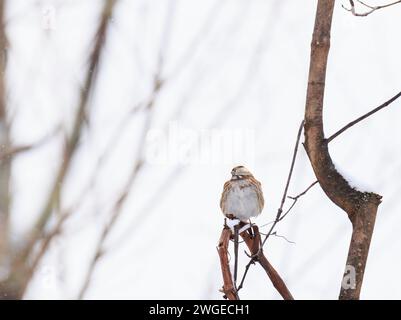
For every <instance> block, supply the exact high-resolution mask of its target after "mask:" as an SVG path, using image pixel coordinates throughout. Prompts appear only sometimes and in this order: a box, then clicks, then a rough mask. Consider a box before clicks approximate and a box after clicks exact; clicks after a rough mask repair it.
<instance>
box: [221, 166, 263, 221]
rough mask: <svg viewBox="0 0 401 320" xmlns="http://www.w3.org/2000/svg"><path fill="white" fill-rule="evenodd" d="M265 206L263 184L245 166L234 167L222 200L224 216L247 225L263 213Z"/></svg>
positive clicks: (225, 185)
mask: <svg viewBox="0 0 401 320" xmlns="http://www.w3.org/2000/svg"><path fill="white" fill-rule="evenodd" d="M264 204H265V201H264V197H263V192H262V185H261V183H260V182H259V181H258V180H256V179H255V177H254V176H253V174H252V173H251V172H250V171H249V170H248V169H247V168H245V167H244V166H236V167H234V168H233V169H232V170H231V179H230V180H228V181H227V182H226V183H224V188H223V193H222V195H221V199H220V208H221V210H222V212H223V214H224V215H225V216H226V217H227V218H229V219H238V220H240V221H242V222H245V223H246V222H247V221H248V220H249V219H250V218H252V217H256V216H258V215H259V214H260V213H261V212H262V210H263V207H264Z"/></svg>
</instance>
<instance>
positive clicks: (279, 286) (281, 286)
mask: <svg viewBox="0 0 401 320" xmlns="http://www.w3.org/2000/svg"><path fill="white" fill-rule="evenodd" d="M252 230H253V235H254V236H251V235H250V234H249V232H247V231H244V232H242V233H241V234H240V235H241V237H242V239H244V241H245V243H246V245H247V246H248V249H249V251H250V252H251V255H252V257H253V258H252V259H253V260H254V261H257V262H259V264H260V265H261V266H262V268H263V269H264V270H265V271H266V274H267V276H268V277H269V279H270V280H271V282H272V283H273V286H274V287H275V288H276V290H277V291H278V293H280V295H281V296H282V297H283V299H284V300H294V298H293V296H292V294H291V292H290V290H288V288H287V286H286V285H285V283H284V280H283V279H282V278H281V277H280V275H279V274H278V272H277V271H276V269H274V267H273V266H272V265H271V264H270V262H269V260H267V258H266V256H265V255H264V254H263V251H262V250H260V243H261V239H260V233H259V228H258V227H257V226H256V225H253V226H252Z"/></svg>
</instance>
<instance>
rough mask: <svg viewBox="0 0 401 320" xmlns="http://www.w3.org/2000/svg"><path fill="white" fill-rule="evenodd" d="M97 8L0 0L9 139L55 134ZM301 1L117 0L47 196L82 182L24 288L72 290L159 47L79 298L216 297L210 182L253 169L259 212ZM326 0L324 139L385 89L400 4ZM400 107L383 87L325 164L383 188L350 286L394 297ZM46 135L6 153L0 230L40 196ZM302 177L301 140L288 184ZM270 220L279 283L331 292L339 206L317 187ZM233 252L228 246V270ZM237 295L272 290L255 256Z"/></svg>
mask: <svg viewBox="0 0 401 320" xmlns="http://www.w3.org/2000/svg"><path fill="white" fill-rule="evenodd" d="M367 1H368V0H367ZM369 3H371V4H379V3H384V1H373V0H369ZM102 4H103V1H101V0H85V1H80V0H48V1H45V0H13V1H7V11H6V22H7V24H6V28H7V29H6V31H7V35H8V39H9V50H8V60H7V93H8V94H7V105H8V108H9V111H10V113H11V114H12V115H13V127H12V138H13V141H14V142H15V143H16V144H25V143H32V142H35V141H37V140H40V139H41V138H42V137H43V136H45V135H46V134H49V132H51V131H52V130H54V128H56V127H57V126H59V125H60V124H61V125H62V127H63V128H64V130H67V131H68V130H70V128H71V123H72V119H73V116H74V114H75V108H76V105H77V101H78V92H79V88H80V85H81V84H82V82H83V79H84V76H85V71H86V63H87V59H88V55H89V53H90V51H91V48H92V44H93V36H94V31H95V29H96V26H97V22H98V18H99V14H100V10H101V7H102ZM316 4H317V1H312V0H303V1H300V0H269V1H267V0H251V1H249V0H120V1H118V2H117V5H116V7H115V12H114V15H113V19H112V20H111V22H110V28H109V31H108V35H107V44H106V47H105V49H104V53H103V55H102V60H101V67H100V70H99V73H98V81H97V83H96V86H95V89H94V92H93V94H92V97H91V102H90V103H91V107H90V110H91V111H90V121H89V123H88V126H87V127H86V129H85V131H84V135H83V136H82V139H81V143H80V147H79V150H78V153H77V154H76V156H75V157H74V160H73V166H72V167H71V170H70V172H69V176H68V179H67V181H66V185H65V188H64V190H63V198H62V204H61V206H62V207H68V206H69V205H71V204H73V203H74V201H76V199H78V198H79V196H80V194H81V193H82V192H83V191H82V190H83V188H84V186H85V185H86V183H87V181H88V180H90V178H91V176H92V175H93V174H95V176H96V179H95V180H96V183H95V187H94V188H93V189H91V192H90V193H89V194H88V196H87V197H86V198H85V201H84V202H83V203H82V205H81V206H80V207H79V209H78V210H77V211H76V212H74V214H73V216H72V218H71V219H69V220H68V223H67V224H66V225H65V228H64V231H63V233H62V235H61V236H59V237H58V238H57V239H56V240H55V241H54V243H53V244H52V246H51V248H50V251H49V252H48V254H47V255H46V256H45V258H44V260H43V261H42V263H41V265H40V268H39V269H38V271H37V273H36V275H35V277H34V279H33V281H32V282H31V284H30V286H29V289H28V291H27V293H26V295H25V298H28V299H44V298H46V299H74V298H76V297H77V295H78V292H79V290H80V287H81V286H82V282H83V279H84V276H85V273H86V272H87V268H88V264H89V261H90V259H91V258H92V255H93V252H94V249H95V245H96V243H97V241H98V239H99V237H100V232H101V230H102V228H103V226H104V224H105V223H106V222H107V221H108V220H109V216H110V206H111V204H112V203H113V202H114V201H115V199H116V198H117V197H118V195H119V193H120V192H121V190H122V188H123V185H124V183H125V181H126V179H127V177H128V175H129V172H130V170H132V164H133V162H134V159H135V152H136V150H137V144H138V141H139V136H140V134H141V132H142V129H143V125H144V119H145V113H144V112H137V113H135V114H134V115H132V116H129V115H128V114H129V110H130V109H131V108H132V107H133V106H135V105H136V104H138V103H141V102H143V101H146V100H147V99H148V97H149V95H150V94H151V91H152V81H153V77H154V75H155V73H156V72H157V65H158V63H159V52H160V48H161V47H162V49H161V54H162V57H163V60H162V61H163V65H162V70H161V77H162V78H163V79H164V80H165V85H164V86H163V88H162V90H161V92H160V94H159V95H158V96H157V98H156V102H155V105H154V117H153V119H152V123H151V130H150V132H149V135H148V139H147V145H146V147H147V148H146V154H147V158H146V160H147V161H146V163H145V166H144V167H143V170H142V171H141V172H140V174H139V176H138V180H137V181H136V183H135V184H134V186H133V188H132V189H131V191H130V194H129V199H128V201H127V203H126V205H125V206H124V209H123V212H122V215H121V217H120V219H119V220H118V222H117V224H116V225H115V228H114V229H113V230H112V233H111V234H110V237H109V239H108V240H107V243H106V248H107V251H106V253H105V255H104V257H103V258H102V259H101V260H100V261H99V263H98V265H97V267H96V269H95V272H94V274H93V279H92V282H91V285H90V287H89V289H88V292H87V294H86V296H85V298H88V299H151V298H155V299H221V297H222V294H221V293H220V292H219V291H218V290H219V289H220V288H221V286H222V277H221V272H220V266H219V260H218V255H217V252H216V245H217V241H218V238H219V236H220V232H221V229H222V224H223V216H222V215H221V213H220V208H219V199H220V194H221V191H222V186H223V183H224V182H225V181H226V180H227V179H229V177H230V170H231V168H232V167H233V166H234V165H238V164H244V165H246V166H248V167H249V169H250V170H251V171H252V172H253V173H254V175H255V176H256V178H257V179H259V180H260V181H261V182H262V184H263V190H264V194H265V198H266V207H265V209H264V212H263V214H262V215H261V216H260V217H259V218H257V219H256V220H255V222H256V223H257V224H259V225H263V224H265V223H267V222H270V221H272V220H273V219H274V217H275V214H276V210H277V208H278V206H279V203H280V198H281V195H282V192H283V188H284V184H285V180H286V176H287V174H288V169H289V165H290V160H291V155H292V150H293V146H294V142H295V136H296V132H297V130H298V126H299V123H300V121H301V120H302V118H303V113H304V104H305V92H306V85H307V75H308V68H309V54H310V40H311V34H312V28H313V23H314V14H315V9H316ZM341 4H344V5H348V1H345V0H344V1H337V2H336V8H335V12H334V17H333V27H332V38H331V40H332V42H331V50H330V55H329V64H328V72H327V85H326V96H325V114H324V119H325V132H326V135H330V134H331V133H334V132H335V131H336V130H337V129H339V128H341V127H342V126H343V125H345V124H346V123H347V122H349V121H351V120H353V119H354V118H356V117H358V116H360V115H362V114H364V113H365V112H367V111H369V110H370V109H372V108H373V107H375V106H377V105H379V104H380V103H382V102H384V101H385V100H387V99H388V98H390V97H391V96H393V95H394V94H396V93H397V92H398V91H399V90H401V87H400V84H401V72H400V70H401V59H400V56H401V43H400V41H399V37H400V30H401V20H400V18H399V17H400V14H401V5H400V6H394V7H391V8H387V9H383V10H380V11H377V12H375V13H373V14H372V15H370V16H368V17H365V18H358V17H354V16H352V15H351V14H350V13H349V12H347V11H345V10H344V9H343V8H342V7H341ZM360 10H363V9H362V8H360ZM124 119H127V120H126V121H124ZM400 119H401V101H397V102H396V103H394V104H393V105H391V107H389V108H387V109H385V110H383V111H381V112H380V113H378V114H376V115H375V116H373V117H372V118H369V119H368V120H365V121H364V122H363V123H361V124H359V125H357V126H355V127H353V128H352V129H350V130H349V131H347V132H346V133H344V134H343V135H341V136H340V137H339V138H338V139H336V140H335V141H333V142H332V143H331V144H330V152H331V155H332V157H333V159H334V161H335V163H336V164H337V165H338V167H339V168H340V170H341V171H342V172H343V173H344V174H345V175H346V176H347V177H348V178H349V179H351V182H352V184H353V185H355V186H357V187H358V188H359V189H362V190H365V189H366V190H369V191H371V190H372V191H375V192H377V193H379V194H381V195H382V196H383V203H382V204H381V206H380V209H379V212H378V215H377V222H376V226H375V230H374V235H373V239H372V244H371V250H370V253H369V258H368V264H367V269H366V273H365V280H364V284H363V288H362V294H361V298H363V299H396V298H397V299H400V298H401V287H400V285H399V284H400V283H401V275H400V272H399V270H400V269H401V250H400V249H401V234H400V231H399V229H400V226H401V201H400V192H401V182H400V181H401V126H400V125H399V124H400ZM122 123H124V125H122ZM116 132H117V133H119V134H118V135H117V139H116V140H115V141H114V143H112V144H110V143H109V140H110V139H111V137H113V136H115V133H116ZM221 137H224V139H220V138H221ZM62 138H63V136H62V135H60V134H59V135H55V136H54V137H53V138H52V139H51V140H50V141H48V142H47V143H46V144H44V145H42V146H41V147H40V148H38V149H36V150H34V151H31V152H29V153H25V154H23V155H20V156H18V157H17V158H16V160H15V161H14V163H13V180H12V193H13V205H12V223H13V224H12V226H13V229H12V235H13V239H14V240H15V241H18V240H19V239H22V237H23V236H24V234H25V232H26V230H28V228H30V227H31V225H32V223H33V222H34V221H35V218H36V217H37V215H38V213H39V211H40V209H41V208H42V206H43V202H44V201H45V199H46V195H47V193H48V192H49V188H50V186H51V185H52V181H53V179H54V174H55V172H56V170H57V168H58V164H59V162H60V159H61V155H62V152H61V151H62V141H63V140H62ZM200 141H204V142H205V141H206V142H205V143H201V142H200ZM208 141H209V142H210V141H214V142H215V143H216V145H213V142H212V143H211V144H208ZM105 148H111V149H110V150H108V151H109V153H110V156H109V157H108V158H107V161H106V162H105V164H104V166H102V167H101V169H100V170H98V171H97V172H95V173H94V172H93V171H94V168H95V167H96V161H97V159H98V158H99V156H100V155H101V154H102V153H103V152H104V149H105ZM183 150H184V151H183ZM201 154H202V155H201ZM166 179H167V180H166ZM313 181H314V176H313V172H312V170H311V167H310V164H309V162H308V159H307V157H306V155H305V152H304V150H303V148H302V147H301V148H300V153H299V157H298V161H297V163H296V167H295V172H294V178H293V181H292V184H291V186H290V195H295V194H297V193H299V192H301V191H303V190H304V189H305V188H306V187H307V186H308V185H309V184H310V183H311V182H313ZM290 203H291V202H288V204H290ZM266 228H267V227H264V228H262V229H263V230H265V231H266V230H267V229H266ZM277 232H278V234H280V235H284V236H285V237H286V238H287V239H289V240H290V241H293V242H294V244H292V243H289V242H287V241H285V240H284V239H283V238H279V237H271V238H270V239H269V240H268V242H267V244H266V249H265V251H266V255H267V256H268V258H269V260H270V262H271V263H272V264H273V266H275V268H276V269H277V270H278V271H279V273H280V274H281V276H282V277H283V278H284V280H285V281H286V283H287V286H288V287H289V289H290V290H291V292H292V293H293V295H294V297H295V298H296V299H336V298H337V297H338V293H339V289H340V283H341V278H342V273H343V271H344V267H345V260H346V256H347V252H348V245H349V240H350V235H351V225H350V223H349V221H348V218H347V217H346V214H345V213H344V212H342V211H341V210H340V209H339V208H338V207H336V206H335V205H334V204H333V203H331V202H330V201H329V200H328V199H327V197H326V196H325V195H324V193H323V192H322V190H321V189H320V187H319V186H315V187H314V188H313V189H312V190H311V191H310V192H309V193H308V194H307V195H306V196H304V197H303V198H302V199H301V200H300V201H299V202H298V204H297V205H296V207H295V208H294V210H293V211H292V212H291V214H290V215H289V216H288V217H287V218H285V219H284V220H283V221H282V222H281V223H279V225H278V228H277ZM242 249H245V248H242ZM242 249H241V250H242ZM244 257H245V256H244ZM246 260H247V259H246V258H243V259H241V261H240V262H241V266H240V272H242V271H243V267H244V265H245V263H246ZM241 298H243V299H248V298H249V299H280V298H281V297H280V296H279V295H278V294H277V292H276V291H275V289H274V288H273V286H272V285H271V283H270V281H269V280H268V278H267V276H266V274H265V273H264V271H263V270H262V269H261V268H260V266H253V267H252V268H251V270H250V272H249V276H248V278H247V280H246V283H245V287H244V289H243V290H242V292H241Z"/></svg>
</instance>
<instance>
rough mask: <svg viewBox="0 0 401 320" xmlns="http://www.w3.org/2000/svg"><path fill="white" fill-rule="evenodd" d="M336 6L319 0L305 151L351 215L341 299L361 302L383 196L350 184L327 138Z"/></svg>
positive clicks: (321, 181) (325, 187) (325, 184)
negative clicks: (350, 279) (349, 275)
mask: <svg viewBox="0 0 401 320" xmlns="http://www.w3.org/2000/svg"><path fill="white" fill-rule="evenodd" d="M334 3H335V1H334V0H319V1H318V5H317V11H316V20H315V26H314V31H313V39H312V44H311V58H310V69H309V79H308V89H307V97H306V104H305V149H306V152H307V154H308V156H309V159H310V162H311V165H312V168H313V171H314V173H315V175H316V177H317V179H318V181H319V184H320V186H321V187H322V189H323V191H324V192H325V193H326V195H327V196H328V198H329V199H330V200H331V201H333V202H334V203H335V204H336V205H337V206H339V207H340V208H342V209H343V210H344V211H345V212H346V213H347V214H348V217H349V219H350V221H351V223H352V226H353V232H352V239H351V243H350V249H349V253H348V259H347V266H346V270H348V269H349V268H352V269H353V270H355V279H354V280H355V285H354V286H351V287H348V286H347V287H344V286H341V292H340V299H358V298H359V294H360V290H361V286H362V282H363V274H364V271H365V266H366V261H367V256H368V252H369V245H370V240H371V237H372V233H373V226H374V223H375V218H376V213H377V208H378V206H379V204H380V199H381V196H379V195H377V194H375V193H368V192H360V191H357V190H355V189H353V188H352V187H351V186H350V185H349V183H348V182H347V181H346V180H345V178H344V177H343V176H342V175H341V174H340V173H339V172H338V171H337V170H336V168H335V166H334V164H333V161H332V159H331V157H330V154H329V150H328V142H327V140H326V139H325V138H324V131H323V98H324V90H325V78H326V68H327V58H328V53H329V48H330V29H331V22H332V16H333V10H334ZM345 276H346V274H345V275H344V277H345ZM344 279H345V278H344Z"/></svg>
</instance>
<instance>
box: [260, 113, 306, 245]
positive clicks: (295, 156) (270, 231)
mask: <svg viewBox="0 0 401 320" xmlns="http://www.w3.org/2000/svg"><path fill="white" fill-rule="evenodd" d="M303 127H304V121H302V122H301V125H300V126H299V129H298V134H297V139H296V142H295V147H294V152H293V155H292V161H291V167H290V171H289V173H288V178H287V182H286V185H285V188H284V193H283V197H282V199H281V204H280V208H279V209H278V210H277V215H276V219H275V220H274V223H273V225H272V226H271V227H270V230H269V232H268V233H267V234H266V236H265V238H264V240H263V242H262V247H263V246H264V244H265V243H266V241H267V239H268V238H269V236H270V234H271V233H272V231H273V229H274V227H275V226H276V224H277V223H278V222H279V221H280V217H281V214H282V213H283V207H284V204H285V200H286V199H287V193H288V188H289V186H290V182H291V177H292V173H293V171H294V166H295V160H296V158H297V153H298V146H299V140H300V139H301V133H302V129H303Z"/></svg>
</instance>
